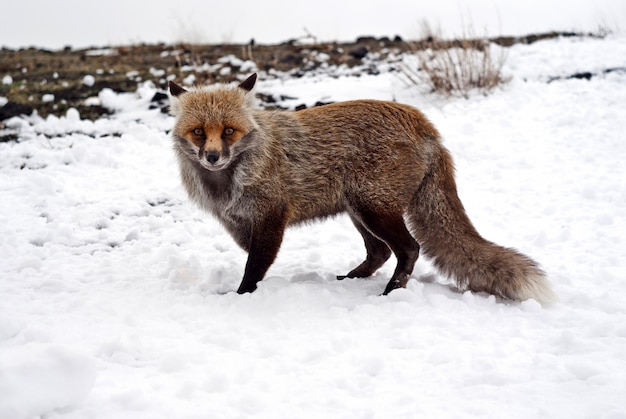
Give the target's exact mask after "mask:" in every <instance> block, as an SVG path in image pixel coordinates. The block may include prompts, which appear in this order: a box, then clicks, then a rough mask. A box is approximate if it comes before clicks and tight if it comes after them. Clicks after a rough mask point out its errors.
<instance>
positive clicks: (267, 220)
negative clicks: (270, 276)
mask: <svg viewBox="0 0 626 419" xmlns="http://www.w3.org/2000/svg"><path fill="white" fill-rule="evenodd" d="M286 225H287V216H286V214H285V211H273V212H272V213H271V214H269V215H266V216H265V217H264V218H263V219H262V220H261V221H258V222H256V223H255V224H254V226H253V227H252V235H251V237H250V246H249V251H248V252H249V253H248V261H247V262H246V268H245V270H244V274H243V279H242V280H241V284H240V285H239V289H238V290H237V293H238V294H245V293H247V292H253V291H254V290H256V288H257V283H258V282H259V281H261V280H262V279H263V277H264V276H265V274H266V273H267V270H268V269H269V267H270V266H271V265H272V263H274V259H276V255H277V254H278V250H279V249H280V244H281V243H282V241H283V234H284V232H285V227H286Z"/></svg>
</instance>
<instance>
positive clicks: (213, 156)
mask: <svg viewBox="0 0 626 419" xmlns="http://www.w3.org/2000/svg"><path fill="white" fill-rule="evenodd" d="M204 158H205V159H206V161H208V162H209V163H210V164H215V163H217V161H218V160H219V159H220V153H218V152H217V151H208V152H207V153H206V155H205V156H204Z"/></svg>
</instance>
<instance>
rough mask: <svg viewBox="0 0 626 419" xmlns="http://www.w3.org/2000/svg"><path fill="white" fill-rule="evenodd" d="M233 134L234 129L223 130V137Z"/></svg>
mask: <svg viewBox="0 0 626 419" xmlns="http://www.w3.org/2000/svg"><path fill="white" fill-rule="evenodd" d="M234 133H235V129H234V128H231V127H227V128H224V135H233V134H234Z"/></svg>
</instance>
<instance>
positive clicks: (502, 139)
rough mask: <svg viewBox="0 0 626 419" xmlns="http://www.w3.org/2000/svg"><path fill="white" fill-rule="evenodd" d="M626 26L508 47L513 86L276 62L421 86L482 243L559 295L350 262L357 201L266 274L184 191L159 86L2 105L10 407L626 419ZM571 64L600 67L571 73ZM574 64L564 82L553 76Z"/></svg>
mask: <svg viewBox="0 0 626 419" xmlns="http://www.w3.org/2000/svg"><path fill="white" fill-rule="evenodd" d="M625 50H626V38H624V37H623V36H612V37H608V38H606V39H602V40H600V39H556V40H552V41H543V42H539V43H536V44H533V45H517V46H515V47H513V48H510V49H508V50H507V51H508V60H507V64H506V67H505V71H506V72H507V74H509V75H511V76H512V80H511V82H510V83H509V84H508V85H507V86H505V87H503V88H501V89H499V90H498V91H496V92H495V93H493V94H491V95H490V96H487V97H485V96H480V95H474V96H472V97H471V98H470V99H468V100H465V99H446V100H444V99H442V98H438V97H436V96H434V95H431V94H424V93H422V92H420V91H419V90H418V89H416V88H411V89H409V88H407V87H406V85H405V84H404V83H403V82H402V80H401V79H400V78H399V77H398V75H397V74H396V73H392V72H383V73H381V74H380V75H377V76H374V75H364V76H362V77H359V78H357V77H347V76H339V77H337V76H334V77H325V76H323V75H321V74H320V75H316V76H315V77H303V78H299V79H291V78H268V79H265V80H261V81H260V82H259V84H258V87H257V88H258V90H259V91H261V92H263V93H268V94H272V95H275V96H276V97H281V96H282V97H286V98H287V97H295V98H297V99H285V100H284V102H283V104H285V105H289V106H296V105H297V104H299V103H306V104H309V105H310V104H313V103H315V102H316V101H329V100H344V99H353V98H377V99H389V100H392V99H396V100H398V101H401V102H406V103H410V104H413V105H415V106H418V107H419V108H420V109H422V110H423V111H424V112H425V113H426V115H427V116H428V117H429V118H430V119H431V120H432V121H433V122H434V123H435V125H436V126H437V127H438V128H439V130H440V131H441V132H442V134H443V136H444V138H445V143H446V145H447V147H448V148H449V149H450V150H451V152H452V154H453V156H454V158H455V162H456V166H457V180H458V184H459V193H460V195H461V199H462V200H463V202H464V204H465V206H466V209H467V211H468V214H469V216H470V218H471V219H472V220H473V222H474V223H475V225H476V227H477V228H478V230H479V231H480V232H481V233H482V234H483V235H484V236H485V237H487V238H488V239H490V240H493V241H495V242H497V243H499V244H502V245H506V246H512V247H516V248H518V249H519V250H521V251H522V252H524V253H526V254H528V255H530V256H532V257H533V258H535V259H537V260H538V261H539V262H540V263H541V264H542V266H543V268H544V269H545V270H546V272H547V273H548V276H549V278H550V281H551V283H552V285H553V287H554V289H555V291H556V293H557V294H558V296H559V299H560V302H559V303H557V304H555V305H553V306H551V307H547V308H542V307H541V306H540V305H539V304H538V303H537V302H535V301H533V300H529V301H525V302H521V303H519V302H507V301H502V300H499V299H496V298H495V297H493V296H487V295H482V294H473V293H470V292H460V291H458V290H456V289H455V288H454V287H453V286H451V284H450V283H449V282H448V281H447V280H445V279H444V278H441V277H440V276H439V275H438V274H437V273H436V272H435V271H434V270H433V268H432V266H431V265H430V263H429V262H428V261H427V260H425V259H423V258H422V259H420V260H419V261H418V264H417V266H416V269H415V271H414V274H413V279H412V280H411V281H409V284H408V286H407V288H406V289H401V290H396V291H394V292H392V293H391V294H390V295H388V296H386V297H382V296H379V294H380V293H381V291H382V290H383V289H384V286H385V284H386V282H387V279H388V277H389V276H390V275H391V273H392V271H393V268H394V262H393V260H391V261H389V262H388V263H387V264H386V265H385V266H384V267H383V268H382V269H381V270H380V271H379V272H378V273H377V274H376V275H375V276H374V277H373V278H371V279H367V280H359V279H346V280H344V281H336V280H335V275H337V274H345V273H346V272H347V271H348V270H350V269H351V268H353V267H354V266H355V265H356V264H358V263H359V262H360V261H361V260H362V258H363V256H364V249H363V245H362V242H361V239H360V236H359V235H358V234H357V233H356V231H355V230H354V228H353V227H352V225H351V223H350V221H349V220H348V219H347V218H345V217H337V218H335V219H332V220H327V221H325V222H323V223H316V224H312V225H309V226H304V227H299V228H296V229H293V230H289V231H288V232H287V234H286V237H285V240H284V243H283V246H282V248H281V251H280V253H279V256H278V259H277V261H276V262H275V264H274V265H273V266H272V268H271V269H270V271H269V273H268V276H267V278H266V279H265V280H264V281H262V282H261V283H260V287H259V289H258V290H257V291H256V292H255V293H253V294H247V295H237V294H235V293H234V292H233V291H234V290H235V289H236V288H237V286H238V284H239V281H240V278H241V275H242V273H243V267H244V264H245V260H246V254H245V253H244V252H243V251H241V250H240V249H239V248H237V246H236V245H235V244H234V242H233V241H232V239H231V238H230V237H229V236H228V234H227V233H226V232H225V231H224V230H223V229H222V228H221V227H220V225H219V224H218V223H217V222H216V221H214V220H213V219H211V218H210V217H209V216H207V215H205V214H203V213H202V212H201V211H200V210H198V209H197V208H195V207H194V206H193V205H192V204H191V203H189V201H188V199H187V197H186V196H185V193H184V191H183V190H182V188H181V185H180V181H179V179H178V172H177V167H176V164H175V161H174V156H173V153H172V150H171V145H170V141H171V140H170V139H169V138H168V134H167V130H169V129H171V127H172V124H173V120H172V118H171V117H168V116H166V115H164V114H162V113H160V111H159V110H158V109H155V110H149V109H148V108H149V102H150V98H151V97H152V95H153V94H154V92H156V89H155V88H154V86H152V85H150V84H149V83H144V84H142V85H141V86H140V88H139V89H138V91H137V93H135V94H117V93H114V92H113V91H111V90H107V89H104V90H102V91H101V92H100V95H99V97H98V99H99V101H100V102H101V103H102V105H103V106H106V107H108V108H109V109H111V110H114V111H115V113H114V114H113V115H112V116H110V117H108V118H106V119H101V120H98V121H95V122H92V121H87V120H81V119H80V115H78V112H77V111H76V110H70V111H68V113H67V115H66V116H63V117H60V118H59V117H52V116H51V117H48V118H46V119H42V118H40V117H38V116H36V115H35V116H31V117H25V118H13V119H11V120H8V121H5V125H6V129H9V130H14V131H16V132H18V133H19V141H18V142H8V143H7V142H5V143H1V144H0V218H1V219H2V223H1V224H0V260H1V261H2V262H1V264H0V294H1V295H2V296H3V297H2V299H1V300H0V395H1V396H0V417H2V418H10V419H18V418H33V417H46V418H51V419H52V418H53V419H58V418H63V419H75V418H112V417H115V418H145V417H150V418H171V417H176V418H206V417H216V418H218V417H219V418H243V417H258V418H282V417H284V418H294V417H298V418H321V417H323V418H348V417H349V418H397V417H407V418H408V417H450V418H500V417H507V418H528V417H545V418H563V417H568V418H587V417H593V418H624V417H626V405H625V404H624V402H623V397H624V394H626V314H625V312H626V310H625V303H624V301H626V282H625V281H624V279H625V274H626V265H625V263H624V249H626V223H625V220H624V215H623V214H625V213H626V187H625V186H624V179H626V176H625V175H626V168H625V167H624V164H623V162H624V161H626V146H624V140H625V138H624V133H626V107H624V106H623V103H624V98H625V97H626V74H625V73H624V72H619V71H615V72H610V73H607V74H602V70H603V69H606V68H612V67H619V66H621V67H625V66H626V62H625V61H624V57H626V51H625ZM578 71H592V72H598V73H599V75H597V76H595V77H593V78H592V79H591V80H578V79H566V78H565V76H567V75H570V74H573V73H575V72H578ZM556 76H559V77H563V78H561V79H558V80H556V81H552V82H550V83H548V80H550V78H551V77H556Z"/></svg>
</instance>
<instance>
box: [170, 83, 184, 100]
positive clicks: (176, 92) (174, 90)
mask: <svg viewBox="0 0 626 419" xmlns="http://www.w3.org/2000/svg"><path fill="white" fill-rule="evenodd" d="M170 93H171V94H172V96H180V95H182V94H183V93H187V91H186V90H185V89H183V88H182V87H180V86H179V85H177V84H176V83H174V82H173V81H171V80H170Z"/></svg>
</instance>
